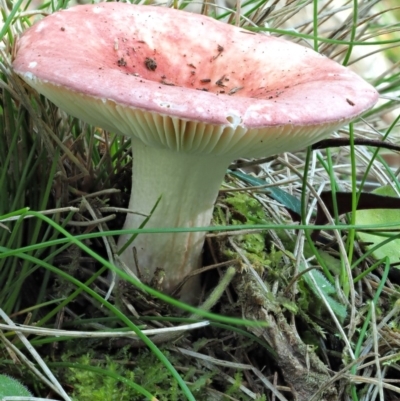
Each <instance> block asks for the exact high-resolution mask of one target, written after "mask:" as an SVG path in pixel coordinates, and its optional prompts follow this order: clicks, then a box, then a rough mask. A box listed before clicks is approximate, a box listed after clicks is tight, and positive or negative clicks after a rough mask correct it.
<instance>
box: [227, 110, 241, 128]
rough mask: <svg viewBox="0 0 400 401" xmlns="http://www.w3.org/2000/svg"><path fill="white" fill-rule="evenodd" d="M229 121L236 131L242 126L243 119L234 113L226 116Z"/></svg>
mask: <svg viewBox="0 0 400 401" xmlns="http://www.w3.org/2000/svg"><path fill="white" fill-rule="evenodd" d="M226 119H227V121H228V122H229V123H230V125H231V127H232V128H233V129H236V128H237V127H238V126H239V125H241V124H242V117H241V116H237V115H235V114H233V113H231V114H229V115H227V116H226Z"/></svg>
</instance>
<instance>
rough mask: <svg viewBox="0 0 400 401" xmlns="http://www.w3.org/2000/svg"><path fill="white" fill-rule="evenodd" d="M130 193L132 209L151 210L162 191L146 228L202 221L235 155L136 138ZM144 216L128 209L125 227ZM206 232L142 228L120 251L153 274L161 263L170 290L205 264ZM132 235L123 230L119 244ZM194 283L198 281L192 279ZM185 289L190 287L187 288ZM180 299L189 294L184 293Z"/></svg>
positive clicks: (134, 225)
mask: <svg viewBox="0 0 400 401" xmlns="http://www.w3.org/2000/svg"><path fill="white" fill-rule="evenodd" d="M132 149H133V169H132V194H131V198H130V202H129V209H130V210H132V211H134V212H139V213H143V214H147V215H148V214H149V213H150V211H151V209H152V208H153V207H154V205H155V203H156V202H157V199H158V198H159V197H160V196H162V198H161V200H160V202H159V204H158V206H157V208H156V210H155V211H154V213H153V215H152V217H151V219H150V220H149V222H148V223H147V225H146V228H174V227H204V226H208V225H209V224H210V222H211V218H212V212H213V208H214V202H215V199H216V197H217V195H218V190H219V187H220V185H221V182H222V180H223V177H224V174H225V171H226V169H227V166H228V165H229V163H230V162H231V161H232V157H231V156H226V155H222V156H216V155H214V156H208V155H197V154H188V153H178V152H174V151H170V150H166V149H159V148H154V147H148V146H146V145H145V144H143V143H142V142H141V141H139V140H136V139H134V138H132ZM144 219H145V217H143V216H140V215H137V214H128V215H127V218H126V221H125V225H124V229H133V228H138V227H139V226H140V224H141V223H142V222H143V220H144ZM205 234H206V233H205V232H187V233H166V234H163V233H156V234H139V235H138V236H137V238H136V239H135V241H134V242H133V243H132V244H131V245H130V246H129V247H128V248H127V249H126V250H125V252H124V253H123V254H122V255H121V258H122V261H123V262H124V263H125V264H126V265H127V267H129V268H130V269H131V270H133V271H135V272H136V273H137V269H136V266H135V263H134V258H133V247H135V248H136V252H137V261H138V264H139V270H140V272H141V274H142V275H144V278H147V279H148V278H151V277H152V276H153V274H154V272H155V270H156V269H157V268H160V269H162V270H163V271H164V272H165V278H164V282H163V289H164V291H166V292H171V291H173V290H174V288H175V287H176V286H177V285H178V284H179V283H180V282H181V281H182V279H183V278H184V277H185V276H186V275H188V274H189V273H190V272H191V271H192V270H194V269H196V268H199V267H201V254H202V248H203V244H204V238H205ZM130 237H131V235H122V236H121V237H120V240H119V243H118V245H119V248H121V247H122V246H123V245H124V244H125V243H126V242H127V240H128V239H129V238H130ZM193 285H194V284H193ZM190 287H191V286H190V285H189V287H186V289H184V290H183V292H188V291H189V290H188V288H190ZM181 295H182V299H185V298H186V299H187V297H186V296H185V294H183V293H182V294H181Z"/></svg>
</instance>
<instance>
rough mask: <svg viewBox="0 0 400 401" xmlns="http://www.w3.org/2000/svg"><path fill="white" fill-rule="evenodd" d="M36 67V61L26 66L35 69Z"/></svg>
mask: <svg viewBox="0 0 400 401" xmlns="http://www.w3.org/2000/svg"><path fill="white" fill-rule="evenodd" d="M36 66H37V61H31V62H30V63H29V65H28V68H35V67H36Z"/></svg>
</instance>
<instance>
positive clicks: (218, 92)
mask: <svg viewBox="0 0 400 401" xmlns="http://www.w3.org/2000/svg"><path fill="white" fill-rule="evenodd" d="M13 65H14V69H15V71H16V72H17V73H18V74H19V75H20V76H21V77H22V78H23V79H24V80H25V81H26V82H28V83H29V84H30V85H31V86H33V87H34V88H35V89H37V90H38V91H39V92H40V93H43V94H44V95H45V96H47V97H48V98H49V99H50V100H52V101H53V102H54V103H55V104H56V105H58V106H59V107H61V108H63V109H64V110H65V111H67V112H68V113H70V114H72V115H74V116H76V117H79V118H81V119H84V120H86V121H87V122H89V123H92V124H95V125H100V126H102V127H103V128H105V129H109V130H111V131H116V132H118V133H120V134H125V135H135V136H136V137H138V138H139V139H141V140H142V141H143V142H144V143H146V144H148V145H151V146H157V147H164V148H168V149H171V150H184V151H186V152H191V153H202V152H204V153H210V154H211V153H216V154H229V155H232V157H239V156H242V157H244V156H252V157H256V156H261V155H264V156H266V155H269V154H276V153H280V152H282V151H289V150H295V149H298V148H301V147H305V146H307V145H309V144H311V143H313V142H316V141H318V140H319V139H321V137H323V136H325V135H326V134H327V133H329V132H331V131H333V130H334V129H337V128H338V127H340V126H341V125H343V124H345V123H347V122H348V121H350V120H352V119H354V118H355V117H357V116H359V115H360V114H361V113H363V112H364V111H365V110H367V109H369V108H370V107H372V106H373V105H374V104H375V102H376V101H377V99H378V94H377V92H376V91H375V89H374V88H373V87H372V86H370V85H369V84H367V83H366V82H365V81H364V80H363V79H361V78H360V77H359V76H357V75H356V74H355V73H353V72H352V71H350V70H348V69H346V68H344V67H343V66H341V65H339V64H337V63H335V62H333V61H332V60H330V59H328V58H326V57H324V56H322V55H320V54H318V53H316V52H314V51H313V50H311V49H308V48H305V47H303V46H300V45H297V44H294V43H291V42H289V41H286V40H283V39H280V38H276V37H271V36H267V35H263V34H255V33H252V32H249V31H246V30H244V29H242V28H238V27H234V26H232V25H228V24H225V23H221V22H218V21H216V20H214V19H212V18H209V17H206V16H203V15H197V14H191V13H187V12H184V11H178V10H174V9H168V8H165V7H152V6H137V5H132V4H124V3H101V4H97V5H93V4H92V5H82V6H75V7H72V8H70V9H67V10H63V11H59V12H56V13H54V14H52V15H50V16H49V17H46V18H44V19H43V20H41V21H40V22H39V23H37V24H35V25H34V26H32V27H31V28H30V29H28V30H27V31H26V32H25V33H24V34H23V36H22V37H21V38H20V39H19V41H18V47H17V55H16V58H15V60H14V64H13Z"/></svg>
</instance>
